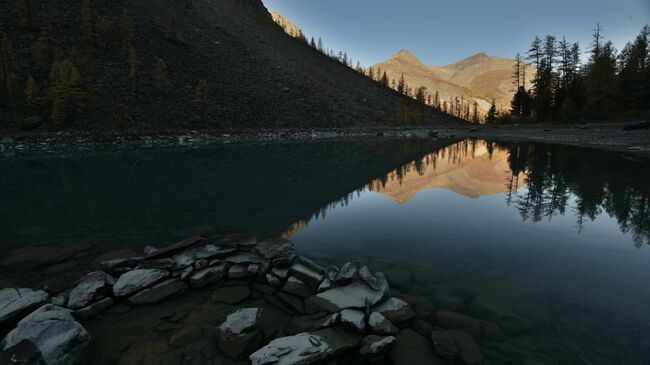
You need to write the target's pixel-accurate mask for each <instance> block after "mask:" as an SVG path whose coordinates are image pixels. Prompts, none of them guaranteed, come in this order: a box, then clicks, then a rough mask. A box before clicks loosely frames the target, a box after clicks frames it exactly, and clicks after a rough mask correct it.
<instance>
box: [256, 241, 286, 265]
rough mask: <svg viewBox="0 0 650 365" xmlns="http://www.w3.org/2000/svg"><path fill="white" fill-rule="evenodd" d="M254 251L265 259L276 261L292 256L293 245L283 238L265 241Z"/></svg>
mask: <svg viewBox="0 0 650 365" xmlns="http://www.w3.org/2000/svg"><path fill="white" fill-rule="evenodd" d="M254 251H255V252H257V253H259V254H260V255H261V256H262V257H264V258H265V259H268V260H274V259H277V258H279V257H285V256H290V255H292V254H293V243H292V242H291V241H288V240H285V239H282V238H279V239H270V240H265V241H262V242H260V243H259V244H258V245H257V246H255V248H254Z"/></svg>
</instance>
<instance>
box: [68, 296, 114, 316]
mask: <svg viewBox="0 0 650 365" xmlns="http://www.w3.org/2000/svg"><path fill="white" fill-rule="evenodd" d="M114 303H115V301H114V300H113V298H111V297H108V298H104V299H102V300H100V301H97V302H95V303H92V304H89V305H87V306H85V307H83V308H81V309H78V310H76V311H75V312H74V316H75V318H77V319H79V320H82V321H85V320H88V319H90V318H93V317H95V316H96V315H98V314H101V313H102V312H104V311H105V310H107V309H108V308H110V307H112V306H113V304H114Z"/></svg>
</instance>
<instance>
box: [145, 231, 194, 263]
mask: <svg viewBox="0 0 650 365" xmlns="http://www.w3.org/2000/svg"><path fill="white" fill-rule="evenodd" d="M203 241H204V239H203V237H199V236H195V237H190V238H186V239H184V240H182V241H179V242H177V243H174V244H173V245H169V246H167V247H164V248H161V249H158V250H157V251H154V252H151V253H150V254H149V255H147V256H146V258H148V259H152V258H158V257H164V256H169V255H170V254H172V253H174V252H177V251H180V250H184V249H186V248H188V247H190V246H193V245H196V244H198V243H201V242H203Z"/></svg>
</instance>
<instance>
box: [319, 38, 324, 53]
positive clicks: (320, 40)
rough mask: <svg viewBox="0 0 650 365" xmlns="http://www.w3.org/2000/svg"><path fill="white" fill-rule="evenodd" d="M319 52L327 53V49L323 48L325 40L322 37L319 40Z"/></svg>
mask: <svg viewBox="0 0 650 365" xmlns="http://www.w3.org/2000/svg"><path fill="white" fill-rule="evenodd" d="M318 50H319V51H321V52H325V47H324V46H323V40H322V39H321V38H320V37H319V38H318Z"/></svg>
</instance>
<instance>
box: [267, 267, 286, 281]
mask: <svg viewBox="0 0 650 365" xmlns="http://www.w3.org/2000/svg"><path fill="white" fill-rule="evenodd" d="M271 274H273V275H275V276H277V277H279V278H280V279H286V278H288V277H289V269H288V268H286V269H280V268H277V267H274V268H273V270H271Z"/></svg>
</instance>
